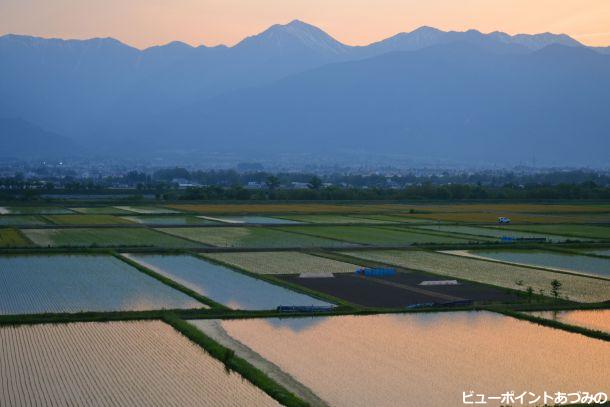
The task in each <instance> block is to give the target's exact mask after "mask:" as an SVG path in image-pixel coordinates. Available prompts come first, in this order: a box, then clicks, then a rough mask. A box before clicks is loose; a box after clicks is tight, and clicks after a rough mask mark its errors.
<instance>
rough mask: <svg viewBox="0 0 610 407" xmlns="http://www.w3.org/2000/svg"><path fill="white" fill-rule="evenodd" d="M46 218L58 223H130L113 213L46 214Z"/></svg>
mask: <svg viewBox="0 0 610 407" xmlns="http://www.w3.org/2000/svg"><path fill="white" fill-rule="evenodd" d="M46 218H47V219H49V220H50V221H51V222H53V223H55V224H58V225H121V224H127V223H132V222H130V221H129V220H127V219H123V218H120V217H118V216H113V215H47V216H46Z"/></svg>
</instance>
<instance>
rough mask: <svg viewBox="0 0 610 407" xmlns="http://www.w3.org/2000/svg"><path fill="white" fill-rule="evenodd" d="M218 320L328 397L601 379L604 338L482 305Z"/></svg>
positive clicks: (445, 402)
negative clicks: (482, 308) (472, 308)
mask: <svg viewBox="0 0 610 407" xmlns="http://www.w3.org/2000/svg"><path fill="white" fill-rule="evenodd" d="M191 323H192V324H194V325H195V326H198V327H201V329H204V330H205V329H207V326H206V324H205V323H203V324H199V321H192V322H191ZM220 326H221V327H222V328H223V329H224V331H225V332H226V333H227V334H228V335H230V337H232V338H233V339H235V340H236V341H239V342H241V343H242V344H243V345H245V346H247V347H248V348H249V349H251V350H252V351H253V352H255V353H258V354H259V355H261V356H262V357H264V358H266V359H267V360H269V361H270V362H272V363H274V364H275V365H277V366H278V367H279V368H281V369H282V370H283V371H284V372H286V373H287V374H289V375H291V376H292V377H294V378H295V379H296V380H298V381H300V382H301V383H302V384H304V385H305V386H307V387H308V388H310V389H311V390H312V391H314V392H315V393H316V394H317V395H318V396H319V397H320V398H322V399H323V400H324V401H326V402H327V403H328V404H329V405H333V406H397V405H413V406H421V407H436V406H457V405H460V404H462V392H464V391H468V390H464V389H472V390H475V391H477V392H478V393H482V394H488V395H489V394H494V395H495V394H498V395H500V394H502V393H503V392H506V390H505V389H506V388H510V389H511V390H514V391H515V392H519V393H520V392H522V391H531V392H535V393H537V394H542V392H544V391H545V390H546V389H549V388H570V389H572V388H574V389H577V388H593V389H605V388H608V386H609V385H610V379H609V378H608V375H607V374H605V372H606V370H607V366H608V364H609V363H610V352H608V345H607V343H605V342H604V341H600V340H597V339H593V338H588V337H586V336H583V335H579V334H574V333H569V332H565V331H562V330H558V329H552V328H548V327H544V326H540V325H536V324H532V323H530V322H527V321H523V320H518V319H514V318H510V317H507V316H504V315H498V314H493V313H489V312H451V313H425V314H421V313H420V314H402V315H399V314H397V315H374V316H337V317H318V318H288V319H267V320H264V319H247V320H223V321H220ZM270 344H273V345H272V346H270ZM524 367H527V368H524ZM431 378H433V379H431ZM547 391H548V390H547ZM592 391H598V390H592ZM499 404H500V403H499V402H498V403H497V404H494V402H493V401H490V405H499Z"/></svg>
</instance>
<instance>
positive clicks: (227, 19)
mask: <svg viewBox="0 0 610 407" xmlns="http://www.w3.org/2000/svg"><path fill="white" fill-rule="evenodd" d="M297 18H298V19H300V20H303V21H305V22H308V23H310V24H313V25H316V26H318V27H320V28H321V29H323V30H325V31H326V32H328V33H329V34H330V35H332V36H333V37H335V38H336V39H338V40H339V41H342V42H344V43H346V44H350V45H365V44H368V43H371V42H375V41H379V40H381V39H384V38H386V37H389V36H391V35H394V34H396V33H399V32H405V31H411V30H413V29H415V28H417V27H420V26H422V25H428V26H433V27H436V28H439V29H443V30H457V31H464V30H467V29H471V28H473V29H478V30H480V31H482V32H491V31H496V30H498V31H504V32H507V33H509V34H516V33H529V34H534V33H539V32H547V31H548V32H553V33H565V34H568V35H570V36H572V37H573V38H575V39H577V40H579V41H581V42H582V43H584V44H587V45H594V46H608V45H610V2H608V1H607V0H537V1H536V2H532V1H531V0H461V1H458V0H434V1H429V2H422V1H419V0H376V1H374V2H373V1H371V0H291V1H286V0H173V1H170V0H79V1H76V0H54V1H52V2H50V1H48V0H3V1H2V2H1V3H0V27H1V28H0V35H2V34H7V33H16V34H28V35H36V36H42V37H59V38H81V39H83V38H92V37H114V38H117V39H119V40H121V41H123V42H125V43H127V44H130V45H133V46H136V47H138V48H146V47H148V46H151V45H159V44H164V43H167V42H171V41H175V40H177V41H183V42H186V43H189V44H191V45H200V44H205V45H218V44H227V45H233V44H235V43H237V42H239V41H240V40H241V39H243V38H244V37H246V36H249V35H254V34H257V33H259V32H261V31H263V30H265V29H266V28H267V27H269V26H270V25H272V24H276V23H281V24H284V23H287V22H289V21H291V20H293V19H297Z"/></svg>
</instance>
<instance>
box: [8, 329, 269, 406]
mask: <svg viewBox="0 0 610 407" xmlns="http://www.w3.org/2000/svg"><path fill="white" fill-rule="evenodd" d="M0 378H2V380H0V405H2V406H27V405H32V406H33V405H44V406H200V405H215V406H237V405H244V406H275V405H278V404H277V403H276V402H275V401H274V400H273V399H271V398H270V397H269V396H268V395H267V394H265V393H264V392H263V391H262V390H260V389H258V388H257V387H254V386H253V385H252V384H250V383H249V382H247V381H245V380H244V379H243V378H242V377H241V376H239V375H238V374H236V373H229V372H227V371H226V370H225V368H224V365H223V364H222V363H221V362H219V361H218V360H216V359H213V358H212V357H211V356H209V355H208V354H207V353H205V352H204V351H203V349H201V348H200V347H199V346H197V345H195V344H194V343H192V342H190V341H189V340H188V339H186V338H185V337H184V336H182V335H180V334H179V333H178V332H177V331H175V330H174V329H173V328H172V327H170V326H169V325H166V324H164V323H162V322H158V321H150V322H142V321H139V322H109V323H95V322H88V323H71V324H53V325H50V324H47V325H22V326H5V327H0Z"/></svg>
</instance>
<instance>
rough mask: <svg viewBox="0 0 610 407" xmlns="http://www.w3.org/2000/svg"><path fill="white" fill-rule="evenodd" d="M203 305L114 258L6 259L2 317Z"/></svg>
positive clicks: (0, 275)
mask: <svg viewBox="0 0 610 407" xmlns="http://www.w3.org/2000/svg"><path fill="white" fill-rule="evenodd" d="M202 307H205V306H204V305H203V304H201V303H199V302H198V301H195V300H194V299H192V298H191V297H188V296H187V295H185V294H183V293H181V292H180V291H177V290H174V289H173V288H171V287H169V286H167V285H165V284H162V283H161V282H159V281H157V280H155V279H154V278H151V277H149V276H147V275H146V274H144V273H142V272H140V271H138V270H136V269H134V268H133V267H131V266H129V265H128V264H127V263H124V262H122V261H120V260H118V259H115V258H113V257H110V256H93V255H91V256H83V255H81V256H79V255H51V256H43V255H36V256H35V255H31V256H6V257H5V256H2V257H0V315H7V314H35V313H61V312H80V311H128V310H129V311H141V310H150V309H162V308H167V309H176V308H202Z"/></svg>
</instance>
